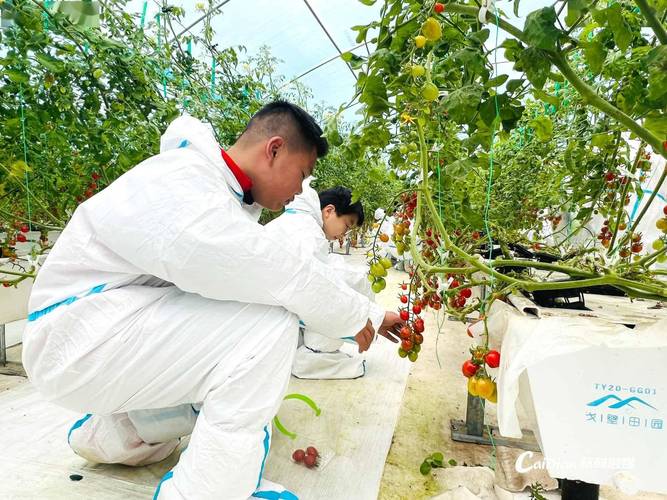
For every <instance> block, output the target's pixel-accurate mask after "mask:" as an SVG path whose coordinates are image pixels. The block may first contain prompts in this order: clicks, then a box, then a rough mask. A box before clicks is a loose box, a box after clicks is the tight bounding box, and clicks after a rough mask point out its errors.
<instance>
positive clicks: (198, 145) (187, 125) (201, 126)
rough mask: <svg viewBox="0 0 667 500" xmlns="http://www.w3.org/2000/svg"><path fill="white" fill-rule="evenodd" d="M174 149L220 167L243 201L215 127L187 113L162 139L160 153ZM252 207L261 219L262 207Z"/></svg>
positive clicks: (241, 192) (236, 194)
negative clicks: (187, 152) (200, 157)
mask: <svg viewBox="0 0 667 500" xmlns="http://www.w3.org/2000/svg"><path fill="white" fill-rule="evenodd" d="M173 149H190V150H193V151H196V152H197V153H199V154H201V155H202V156H204V157H205V158H206V159H207V160H208V161H210V162H212V163H214V164H215V165H219V166H220V170H221V172H222V173H223V175H224V177H225V180H226V181H227V185H228V186H229V189H230V190H231V191H232V192H233V193H234V195H235V196H236V197H237V198H238V199H239V200H242V199H243V189H242V188H241V185H240V184H239V181H238V180H236V177H235V176H234V174H233V173H232V171H231V170H229V167H227V164H226V163H225V161H224V160H223V159H222V154H221V153H220V150H221V149H222V148H221V146H220V145H219V144H218V141H217V140H216V138H215V134H214V132H213V127H212V126H211V124H210V123H204V122H201V121H199V120H197V119H196V118H194V117H192V116H190V115H188V114H187V113H186V114H183V115H182V116H180V117H179V118H177V119H176V120H174V121H173V122H171V124H170V125H169V127H167V130H166V131H165V133H164V134H163V135H162V137H161V138H160V153H164V152H166V151H171V150H173ZM251 207H252V210H251V212H252V213H253V215H256V216H257V218H259V215H260V214H261V208H262V207H261V206H260V205H258V204H257V203H254V204H253V205H251Z"/></svg>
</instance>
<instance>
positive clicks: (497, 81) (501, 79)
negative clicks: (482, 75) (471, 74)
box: [484, 75, 509, 89]
mask: <svg viewBox="0 0 667 500" xmlns="http://www.w3.org/2000/svg"><path fill="white" fill-rule="evenodd" d="M508 78H509V76H508V75H498V76H496V77H495V78H491V79H490V80H488V81H487V82H486V83H485V84H484V86H485V87H486V88H487V89H488V88H491V87H499V86H500V85H502V84H503V83H505V82H506V81H507V79H508Z"/></svg>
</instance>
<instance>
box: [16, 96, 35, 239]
mask: <svg viewBox="0 0 667 500" xmlns="http://www.w3.org/2000/svg"><path fill="white" fill-rule="evenodd" d="M19 99H20V106H19V109H20V110H21V141H22V142H23V161H24V163H25V166H26V169H25V171H24V172H23V175H24V177H25V192H26V201H27V203H26V204H27V207H28V225H29V227H30V230H31V231H32V213H31V210H30V185H29V183H28V140H27V138H26V133H25V114H24V112H23V106H24V102H23V85H22V84H19Z"/></svg>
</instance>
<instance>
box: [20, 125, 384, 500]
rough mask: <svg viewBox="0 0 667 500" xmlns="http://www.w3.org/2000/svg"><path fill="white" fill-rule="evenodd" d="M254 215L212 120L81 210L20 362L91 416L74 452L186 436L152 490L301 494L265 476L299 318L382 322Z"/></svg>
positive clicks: (105, 451)
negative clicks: (273, 424)
mask: <svg viewBox="0 0 667 500" xmlns="http://www.w3.org/2000/svg"><path fill="white" fill-rule="evenodd" d="M259 214H260V207H259V206H257V205H252V206H248V205H245V204H244V203H243V202H242V191H241V187H240V184H239V182H238V181H237V180H236V178H235V177H234V175H233V174H232V172H231V171H230V170H229V168H228V167H227V165H226V163H225V162H224V160H223V159H222V157H221V151H220V147H219V145H218V144H217V142H216V141H215V138H214V136H213V134H212V131H211V129H210V128H209V127H207V126H205V125H204V124H202V123H201V122H199V121H198V120H196V119H194V118H192V117H189V116H182V117H180V118H178V119H176V120H175V121H174V122H173V123H172V124H171V125H170V126H169V128H168V129H167V131H166V132H165V134H164V136H163V137H162V140H161V153H160V154H158V155H156V156H153V157H151V158H148V159H147V160H145V161H144V162H142V163H140V164H139V165H137V166H136V167H134V168H133V169H131V170H130V171H128V172H127V173H125V174H124V175H122V176H121V177H119V178H118V179H117V180H116V181H115V182H113V183H112V184H111V185H110V186H109V187H107V188H106V189H104V190H103V191H101V192H100V193H98V194H97V195H95V196H93V197H92V198H90V199H89V200H87V201H86V202H85V203H83V204H81V205H80V206H79V207H78V208H77V210H76V212H75V213H74V215H73V216H72V219H71V221H70V222H69V224H68V225H67V227H66V228H65V229H64V231H63V233H62V235H61V236H60V238H59V239H58V241H57V243H56V244H55V246H54V248H53V249H52V251H51V253H50V255H49V256H48V258H47V259H46V262H45V263H44V266H43V267H42V268H41V270H40V272H39V275H38V276H37V279H36V281H35V284H34V287H33V290H32V295H31V297H30V303H29V311H30V315H29V318H28V323H27V328H26V331H25V336H24V348H23V363H24V365H25V368H26V371H27V373H28V376H29V378H30V380H31V382H32V383H33V384H34V385H35V386H36V387H37V388H38V390H39V391H40V392H41V394H42V395H43V396H44V397H45V398H46V399H47V400H49V401H52V402H54V403H56V404H58V405H60V406H63V407H65V408H68V409H70V410H74V411H80V412H83V413H88V415H86V416H85V417H83V418H82V419H80V420H79V421H77V422H76V423H75V424H74V426H73V427H72V429H70V431H69V434H68V441H69V442H70V445H71V446H72V448H73V449H74V450H75V451H76V452H77V453H78V454H80V455H81V456H83V457H85V458H87V459H89V460H93V461H96V462H107V463H125V464H128V465H142V464H148V463H152V462H157V461H159V460H162V459H163V458H165V457H166V456H168V455H169V454H170V453H171V452H172V451H173V450H174V448H175V447H176V446H177V444H178V441H179V437H181V436H183V435H187V434H189V433H190V432H192V436H191V438H190V443H189V446H188V447H187V449H186V450H185V451H184V452H183V454H182V455H181V457H180V460H179V462H178V464H177V465H176V466H175V467H174V468H173V469H172V470H171V471H169V473H168V474H167V475H165V477H164V478H163V480H162V481H161V482H160V484H159V485H158V488H157V491H156V494H155V498H157V499H160V500H165V499H187V500H197V499H225V500H232V499H244V500H245V499H247V498H248V497H250V496H251V495H252V496H254V497H259V498H286V499H294V498H296V497H295V496H294V495H293V494H292V493H290V492H289V491H286V490H284V488H282V487H280V486H278V485H275V484H273V483H270V482H269V481H265V480H264V479H262V471H263V468H264V464H265V462H266V458H267V455H268V451H269V446H270V437H271V421H272V419H273V417H274V416H275V414H276V412H277V411H278V408H279V406H280V403H281V401H282V398H283V396H284V392H285V390H286V387H287V383H288V380H289V375H290V368H291V366H292V361H293V358H294V352H295V350H296V346H297V336H298V321H299V319H301V320H303V321H304V322H305V323H306V324H308V325H310V326H312V327H313V328H315V329H317V330H318V331H327V332H336V335H337V336H340V337H347V336H353V335H355V334H356V333H357V332H358V331H359V330H361V328H362V327H363V326H364V325H365V324H366V322H367V320H368V319H371V322H372V323H373V326H374V327H375V328H376V329H377V328H379V326H380V324H381V322H382V318H383V317H384V311H383V310H382V309H381V308H379V307H378V306H377V305H376V304H374V303H372V302H371V301H369V300H368V298H367V297H365V296H362V295H361V294H359V293H357V292H356V291H354V290H352V289H350V288H347V287H341V286H339V282H338V280H337V278H336V276H335V273H334V272H333V271H332V270H331V269H330V268H329V267H327V266H325V265H324V264H322V263H321V262H319V261H318V260H316V259H314V258H313V257H312V255H301V254H300V253H299V248H298V246H296V245H292V244H291V243H290V242H289V241H285V240H284V239H283V238H280V239H277V238H275V237H273V236H272V235H271V234H270V233H269V232H268V231H266V230H265V228H264V227H262V226H261V225H259V224H258V223H257V218H258V217H259ZM199 411H200V414H199V415H198V417H197V418H195V417H196V412H199ZM160 421H164V422H168V423H169V425H165V426H164V427H160V425H159V422H160ZM147 422H153V424H152V425H146V423H147ZM195 422H196V423H195ZM193 425H194V429H193Z"/></svg>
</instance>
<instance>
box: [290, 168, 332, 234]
mask: <svg viewBox="0 0 667 500" xmlns="http://www.w3.org/2000/svg"><path fill="white" fill-rule="evenodd" d="M314 180H315V177H312V176H310V177H307V178H306V179H305V180H304V181H303V185H302V189H303V192H302V193H301V194H299V195H297V196H296V197H295V198H294V201H293V202H291V203H289V204H288V205H286V206H285V212H287V213H290V211H291V212H301V213H305V214H308V215H310V216H311V217H312V218H313V219H315V222H317V225H318V226H320V227H323V226H324V220H323V219H322V209H321V208H320V195H319V194H317V191H315V190H314V189H313V188H312V187H310V183H311V182H313V181H314Z"/></svg>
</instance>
